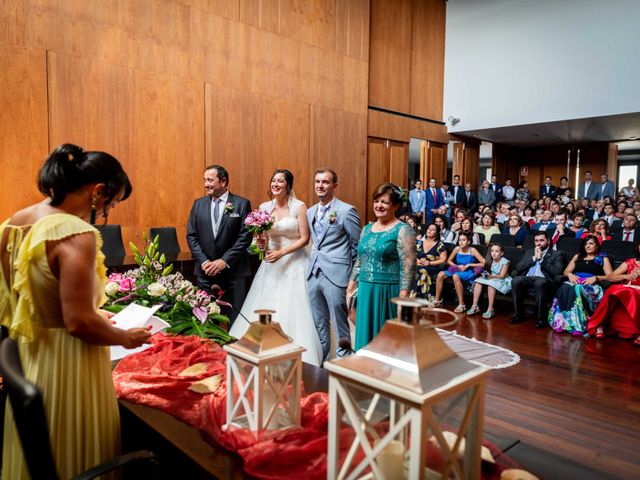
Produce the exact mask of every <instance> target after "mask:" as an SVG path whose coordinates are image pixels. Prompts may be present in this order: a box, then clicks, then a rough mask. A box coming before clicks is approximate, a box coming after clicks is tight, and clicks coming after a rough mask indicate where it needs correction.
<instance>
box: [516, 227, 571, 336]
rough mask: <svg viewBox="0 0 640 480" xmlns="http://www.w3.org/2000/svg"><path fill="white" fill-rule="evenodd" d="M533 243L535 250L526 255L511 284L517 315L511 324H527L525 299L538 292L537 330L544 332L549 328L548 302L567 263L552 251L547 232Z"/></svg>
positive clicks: (536, 298)
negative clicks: (531, 289) (557, 278)
mask: <svg viewBox="0 0 640 480" xmlns="http://www.w3.org/2000/svg"><path fill="white" fill-rule="evenodd" d="M533 241H534V244H535V248H534V249H533V250H526V251H525V252H524V256H523V257H522V260H520V262H519V263H518V265H517V266H516V275H515V276H514V277H513V282H512V283H511V286H512V290H511V295H512V297H513V305H514V306H515V315H514V316H513V318H512V319H511V323H520V322H522V321H524V296H525V294H526V292H527V290H528V289H529V288H531V287H532V288H533V289H534V291H535V293H534V296H535V300H536V312H537V315H538V321H537V323H536V327H538V328H542V327H544V326H546V325H548V323H547V312H548V310H547V298H548V296H549V294H550V293H551V291H552V288H553V281H554V279H555V277H556V276H558V275H561V274H562V272H563V270H564V267H565V265H564V263H565V262H564V259H563V257H562V256H561V254H560V253H559V252H556V251H554V250H553V249H552V248H551V245H550V243H549V236H548V233H547V232H538V233H536V234H535V236H534V239H533Z"/></svg>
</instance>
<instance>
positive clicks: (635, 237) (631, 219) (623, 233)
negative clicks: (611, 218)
mask: <svg viewBox="0 0 640 480" xmlns="http://www.w3.org/2000/svg"><path fill="white" fill-rule="evenodd" d="M611 237H612V239H613V240H621V241H623V242H633V243H640V228H639V227H638V217H636V216H635V215H633V214H627V215H625V216H624V220H623V221H622V230H620V231H617V232H614V233H613V234H612V235H611Z"/></svg>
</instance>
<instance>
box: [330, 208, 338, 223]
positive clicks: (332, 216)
mask: <svg viewBox="0 0 640 480" xmlns="http://www.w3.org/2000/svg"><path fill="white" fill-rule="evenodd" d="M327 218H328V219H329V223H331V224H333V223H336V220H337V218H338V214H337V213H336V211H335V210H334V211H332V212H331V213H329V216H328V217H327Z"/></svg>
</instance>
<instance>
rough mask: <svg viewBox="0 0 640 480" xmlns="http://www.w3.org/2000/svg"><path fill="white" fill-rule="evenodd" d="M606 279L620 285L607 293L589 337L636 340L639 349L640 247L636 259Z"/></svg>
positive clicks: (589, 328)
mask: <svg viewBox="0 0 640 480" xmlns="http://www.w3.org/2000/svg"><path fill="white" fill-rule="evenodd" d="M607 279H608V280H609V281H611V282H618V284H617V285H612V286H611V287H609V288H608V289H607V291H606V292H605V293H604V297H603V298H602V301H601V302H600V304H599V305H598V307H597V308H596V311H595V312H594V313H593V315H592V316H591V318H590V319H589V321H588V323H587V333H588V334H589V335H595V336H596V338H604V337H605V335H617V336H619V337H621V338H634V339H635V340H634V342H633V343H634V345H639V346H640V244H636V250H635V258H630V259H628V260H627V261H626V262H624V263H623V264H622V265H620V266H619V267H618V268H616V269H615V270H614V271H613V272H612V273H611V274H610V275H609V276H608V277H607Z"/></svg>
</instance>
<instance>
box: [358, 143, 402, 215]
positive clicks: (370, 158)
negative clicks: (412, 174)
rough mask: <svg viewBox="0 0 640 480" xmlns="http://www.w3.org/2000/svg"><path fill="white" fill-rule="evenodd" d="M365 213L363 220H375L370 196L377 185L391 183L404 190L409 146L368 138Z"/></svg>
mask: <svg viewBox="0 0 640 480" xmlns="http://www.w3.org/2000/svg"><path fill="white" fill-rule="evenodd" d="M367 153H368V155H367V211H366V214H365V215H362V217H363V218H366V219H367V221H372V220H375V218H374V215H373V199H372V198H371V195H372V194H373V192H374V190H375V189H376V187H377V186H378V185H380V184H381V183H384V182H392V183H395V184H396V185H400V186H402V187H403V188H404V186H405V185H406V183H407V175H408V172H409V157H408V154H409V144H408V143H405V142H394V141H391V140H385V139H382V138H371V137H370V138H369V145H368V149H367Z"/></svg>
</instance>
